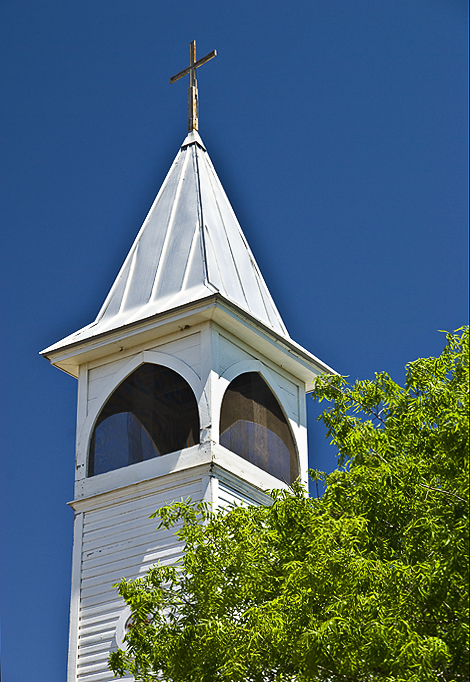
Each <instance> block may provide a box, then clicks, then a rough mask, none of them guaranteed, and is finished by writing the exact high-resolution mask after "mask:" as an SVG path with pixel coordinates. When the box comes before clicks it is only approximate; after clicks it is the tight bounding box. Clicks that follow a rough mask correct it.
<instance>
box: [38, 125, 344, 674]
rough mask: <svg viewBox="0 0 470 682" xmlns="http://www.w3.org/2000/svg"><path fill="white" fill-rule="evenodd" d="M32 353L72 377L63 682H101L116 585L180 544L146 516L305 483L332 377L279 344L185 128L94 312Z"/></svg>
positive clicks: (261, 287) (116, 639) (116, 634)
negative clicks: (317, 391) (317, 387)
mask: <svg viewBox="0 0 470 682" xmlns="http://www.w3.org/2000/svg"><path fill="white" fill-rule="evenodd" d="M42 354H43V355H44V356H45V357H46V358H48V359H49V360H50V362H51V363H52V364H53V365H55V366H56V367H59V368H60V369H62V370H64V371H65V372H68V373H69V374H71V375H73V376H75V377H77V378H78V416H77V445H76V478H75V495H74V500H73V502H70V505H71V507H72V508H73V509H74V512H75V527H74V548H73V569H72V596H71V609H70V646H69V666H68V678H67V679H68V682H77V681H78V680H83V681H84V680H86V681H87V682H98V681H100V682H105V681H106V682H108V681H111V680H112V679H113V676H112V674H111V673H110V672H109V670H108V668H107V658H108V656H109V653H110V652H111V651H112V650H114V649H116V648H117V646H118V645H119V643H120V642H121V639H122V634H123V624H124V621H125V614H126V611H125V607H124V604H123V602H122V601H121V599H120V597H119V596H118V594H117V591H116V589H115V588H113V584H114V583H116V582H118V581H119V580H120V579H121V578H123V577H126V578H135V577H138V576H139V575H142V574H143V573H144V572H145V571H146V570H147V569H148V567H149V566H150V565H152V564H153V563H155V562H156V561H162V560H163V561H169V562H171V561H174V560H175V559H176V558H177V557H178V555H179V554H180V552H181V547H180V546H179V545H178V544H177V543H176V542H175V539H174V537H173V536H172V535H171V534H169V533H168V532H166V531H158V532H157V531H156V530H155V525H156V524H155V521H150V520H149V518H148V517H149V516H150V514H151V513H153V512H154V511H155V509H156V508H157V507H159V506H161V505H163V504H167V503H169V502H171V501H172V500H175V499H181V498H187V497H189V496H190V497H192V499H193V500H194V501H196V500H202V499H204V500H207V501H208V502H210V503H212V504H213V505H214V506H215V507H216V506H218V505H225V504H230V503H231V502H233V501H242V500H243V501H245V502H248V503H263V502H266V501H267V500H268V498H267V497H266V494H265V492H264V491H266V490H269V489H272V488H278V487H282V486H285V485H286V484H288V483H290V482H291V481H292V480H294V479H295V478H297V477H298V476H300V478H301V479H302V480H303V481H304V482H305V483H306V482H307V469H308V461H307V432H306V402H305V393H306V391H309V390H311V385H312V380H313V379H314V377H315V376H317V375H318V374H319V373H322V372H329V371H331V370H330V368H329V367H327V366H326V365H325V364H324V363H322V362H321V361H320V360H318V359H317V358H315V357H314V356H313V355H311V354H310V353H309V352H308V351H306V350H304V349H303V348H301V347H300V346H299V345H298V344H296V343H295V342H294V341H292V339H291V338H290V337H289V335H288V333H287V330H286V328H285V326H284V324H283V322H282V319H281V317H280V315H279V313H278V311H277V309H276V307H275V305H274V303H273V301H272V299H271V296H270V294H269V292H268V289H267V287H266V284H265V282H264V280H263V278H262V276H261V273H260V271H259V269H258V267H257V265H256V262H255V260H254V257H253V255H252V253H251V251H250V249H249V247H248V244H247V242H246V240H245V237H244V235H243V233H242V231H241V228H240V226H239V224H238V221H237V219H236V217H235V214H234V212H233V210H232V208H231V206H230V203H229V201H228V199H227V196H226V194H225V192H224V190H223V188H222V186H221V184H220V181H219V179H218V177H217V175H216V173H215V170H214V168H213V166H212V163H211V161H210V159H209V156H208V154H207V151H206V149H205V147H204V144H203V142H202V140H201V138H200V137H199V134H198V133H197V131H196V130H192V131H191V132H190V133H189V135H188V136H187V138H186V139H185V141H184V142H183V145H182V146H181V149H180V150H179V152H178V154H177V156H176V159H175V161H174V163H173V165H172V167H171V169H170V171H169V173H168V175H167V177H166V179H165V181H164V183H163V185H162V187H161V189H160V191H159V193H158V195H157V198H156V199H155V202H154V204H153V206H152V208H151V210H150V212H149V214H148V216H147V218H146V220H145V222H144V224H143V225H142V228H141V230H140V231H139V233H138V235H137V237H136V240H135V242H134V244H133V246H132V248H131V250H130V251H129V254H128V256H127V258H126V260H125V262H124V264H123V266H122V268H121V271H120V272H119V274H118V276H117V278H116V281H115V282H114V284H113V286H112V288H111V290H110V293H109V295H108V297H107V299H106V301H105V303H104V304H103V307H102V308H101V310H100V312H99V314H98V316H97V318H96V320H95V321H94V322H93V323H92V324H90V325H88V326H87V327H85V328H83V329H81V330H79V331H78V332H76V333H75V334H72V335H71V336H69V337H67V338H65V339H63V340H62V341H60V342H59V343H57V344H55V345H53V346H51V347H50V348H47V349H46V350H44V351H43V353H42Z"/></svg>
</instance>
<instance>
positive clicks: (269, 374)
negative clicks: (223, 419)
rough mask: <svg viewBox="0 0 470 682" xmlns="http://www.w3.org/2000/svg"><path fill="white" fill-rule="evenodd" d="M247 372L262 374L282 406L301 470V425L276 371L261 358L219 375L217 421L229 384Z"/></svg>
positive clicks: (231, 367) (244, 362)
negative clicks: (286, 398) (293, 412)
mask: <svg viewBox="0 0 470 682" xmlns="http://www.w3.org/2000/svg"><path fill="white" fill-rule="evenodd" d="M246 372H258V373H259V374H261V376H262V377H263V379H264V380H265V381H266V383H267V384H268V386H269V388H270V389H271V391H272V392H273V393H274V395H275V397H276V399H277V401H278V403H279V405H280V406H281V409H282V411H283V413H284V416H285V418H286V420H287V423H288V424H289V427H290V431H291V434H292V438H293V440H294V446H295V449H296V454H297V465H298V467H299V472H300V471H301V468H302V466H303V464H304V463H303V461H302V459H303V458H302V455H301V452H302V449H303V448H302V441H301V439H300V438H301V437H300V433H299V427H298V425H297V419H293V416H294V415H293V414H292V413H291V409H290V407H289V405H287V403H286V401H285V400H284V395H283V390H282V386H280V384H279V383H278V381H277V378H276V372H274V371H273V370H271V369H269V367H266V365H265V364H264V363H263V362H261V361H260V360H255V359H253V360H241V361H239V362H235V363H234V364H233V365H230V367H229V368H228V369H226V370H225V372H224V373H223V374H222V375H221V376H220V377H219V382H218V387H217V391H216V396H217V397H216V398H214V401H213V409H214V410H215V414H216V415H217V417H218V418H217V422H218V423H220V411H221V408H222V400H223V398H224V395H225V391H226V390H227V388H228V386H229V384H230V383H231V382H232V381H233V380H234V379H235V378H236V377H238V376H240V374H245V373H246ZM291 383H294V382H291ZM294 385H295V386H296V388H297V395H298V393H299V386H298V383H295V384H294ZM218 436H220V434H218Z"/></svg>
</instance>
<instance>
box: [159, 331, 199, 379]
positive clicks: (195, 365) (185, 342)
mask: <svg viewBox="0 0 470 682" xmlns="http://www.w3.org/2000/svg"><path fill="white" fill-rule="evenodd" d="M149 350H155V351H158V352H159V353H167V354H168V355H172V356H173V357H175V358H179V359H180V360H182V361H183V362H185V363H186V364H187V365H189V366H190V367H191V368H192V369H193V370H194V371H195V372H196V374H197V375H198V377H199V378H201V333H200V332H196V333H195V334H189V335H188V336H185V337H183V338H182V339H175V341H170V342H168V343H163V344H160V345H159V346H155V347H154V348H152V349H149Z"/></svg>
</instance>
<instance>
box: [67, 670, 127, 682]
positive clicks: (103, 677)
mask: <svg viewBox="0 0 470 682" xmlns="http://www.w3.org/2000/svg"><path fill="white" fill-rule="evenodd" d="M78 679H79V680H80V682H112V680H114V681H115V680H116V678H115V677H113V674H112V673H111V671H109V670H107V671H106V672H101V673H94V674H93V673H92V674H89V675H84V674H83V673H80V671H79V673H78ZM120 679H123V680H131V679H132V678H131V677H122V678H120Z"/></svg>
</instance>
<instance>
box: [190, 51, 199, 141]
mask: <svg viewBox="0 0 470 682" xmlns="http://www.w3.org/2000/svg"><path fill="white" fill-rule="evenodd" d="M189 63H190V64H191V67H190V69H191V70H190V72H189V88H188V130H189V132H191V130H198V128H199V103H198V98H197V73H196V69H195V68H194V64H195V63H196V41H195V40H193V41H192V43H191V45H190V46H189Z"/></svg>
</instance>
